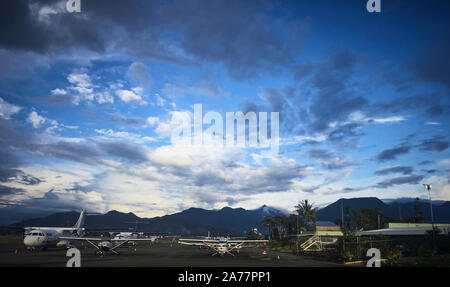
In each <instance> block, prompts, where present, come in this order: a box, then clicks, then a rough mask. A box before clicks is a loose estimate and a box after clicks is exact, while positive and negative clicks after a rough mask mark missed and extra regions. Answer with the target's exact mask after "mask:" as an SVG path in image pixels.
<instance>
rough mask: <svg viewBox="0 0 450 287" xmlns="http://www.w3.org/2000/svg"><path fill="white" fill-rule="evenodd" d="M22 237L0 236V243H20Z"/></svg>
mask: <svg viewBox="0 0 450 287" xmlns="http://www.w3.org/2000/svg"><path fill="white" fill-rule="evenodd" d="M22 241H23V238H22V235H0V243H21V242H22Z"/></svg>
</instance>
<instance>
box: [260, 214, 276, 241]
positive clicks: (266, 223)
mask: <svg viewBox="0 0 450 287" xmlns="http://www.w3.org/2000/svg"><path fill="white" fill-rule="evenodd" d="M261 225H263V226H265V227H268V228H269V240H271V239H272V238H273V226H274V220H273V216H266V217H264V218H263V220H261Z"/></svg>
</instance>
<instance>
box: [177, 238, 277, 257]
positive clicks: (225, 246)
mask: <svg viewBox="0 0 450 287" xmlns="http://www.w3.org/2000/svg"><path fill="white" fill-rule="evenodd" d="M265 242H268V240H234V239H233V240H229V239H227V238H219V239H187V238H180V239H178V243H180V244H183V245H190V246H205V247H207V248H211V249H212V250H213V251H214V253H213V254H211V256H215V255H220V256H223V255H225V254H230V255H231V256H234V254H233V253H231V251H233V250H237V251H238V252H239V249H240V248H242V247H244V245H245V244H246V243H265Z"/></svg>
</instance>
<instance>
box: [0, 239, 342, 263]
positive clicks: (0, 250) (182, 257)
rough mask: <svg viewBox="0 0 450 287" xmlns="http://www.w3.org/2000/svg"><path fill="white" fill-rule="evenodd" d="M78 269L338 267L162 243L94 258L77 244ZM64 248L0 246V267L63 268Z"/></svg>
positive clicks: (252, 251)
mask: <svg viewBox="0 0 450 287" xmlns="http://www.w3.org/2000/svg"><path fill="white" fill-rule="evenodd" d="M77 247H78V248H79V249H80V251H81V266H82V267H339V266H343V265H341V264H337V263H333V262H326V261H322V260H318V259H317V258H314V257H312V256H302V255H301V256H297V255H295V254H290V253H282V252H278V251H273V250H266V254H263V252H264V251H265V249H264V248H262V247H261V248H257V247H249V248H242V249H241V250H240V252H239V254H235V255H236V256H234V257H233V256H231V255H225V256H217V255H216V256H211V254H212V252H211V250H210V249H206V248H199V247H196V246H182V245H180V244H178V243H173V244H172V243H170V242H167V241H163V242H160V243H156V244H153V245H150V244H148V243H140V244H139V245H138V246H135V247H123V248H120V255H115V254H113V253H111V252H108V253H106V254H105V255H103V256H98V255H95V254H94V252H95V250H96V249H95V248H94V247H89V246H86V245H83V246H81V245H80V244H77ZM68 259H69V258H68V257H66V249H65V248H49V249H48V250H45V251H43V250H35V251H27V249H26V247H25V246H24V245H23V243H22V244H21V243H0V267H5V266H16V267H25V266H29V267H65V266H66V263H67V260H68Z"/></svg>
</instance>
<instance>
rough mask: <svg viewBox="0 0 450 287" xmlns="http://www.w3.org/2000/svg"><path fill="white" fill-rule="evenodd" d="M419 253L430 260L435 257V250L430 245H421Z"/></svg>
mask: <svg viewBox="0 0 450 287" xmlns="http://www.w3.org/2000/svg"><path fill="white" fill-rule="evenodd" d="M418 253H419V256H420V257H421V258H422V259H425V260H430V259H431V258H432V257H433V251H432V250H431V248H430V247H429V246H428V245H421V246H420V247H419V251H418Z"/></svg>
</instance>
